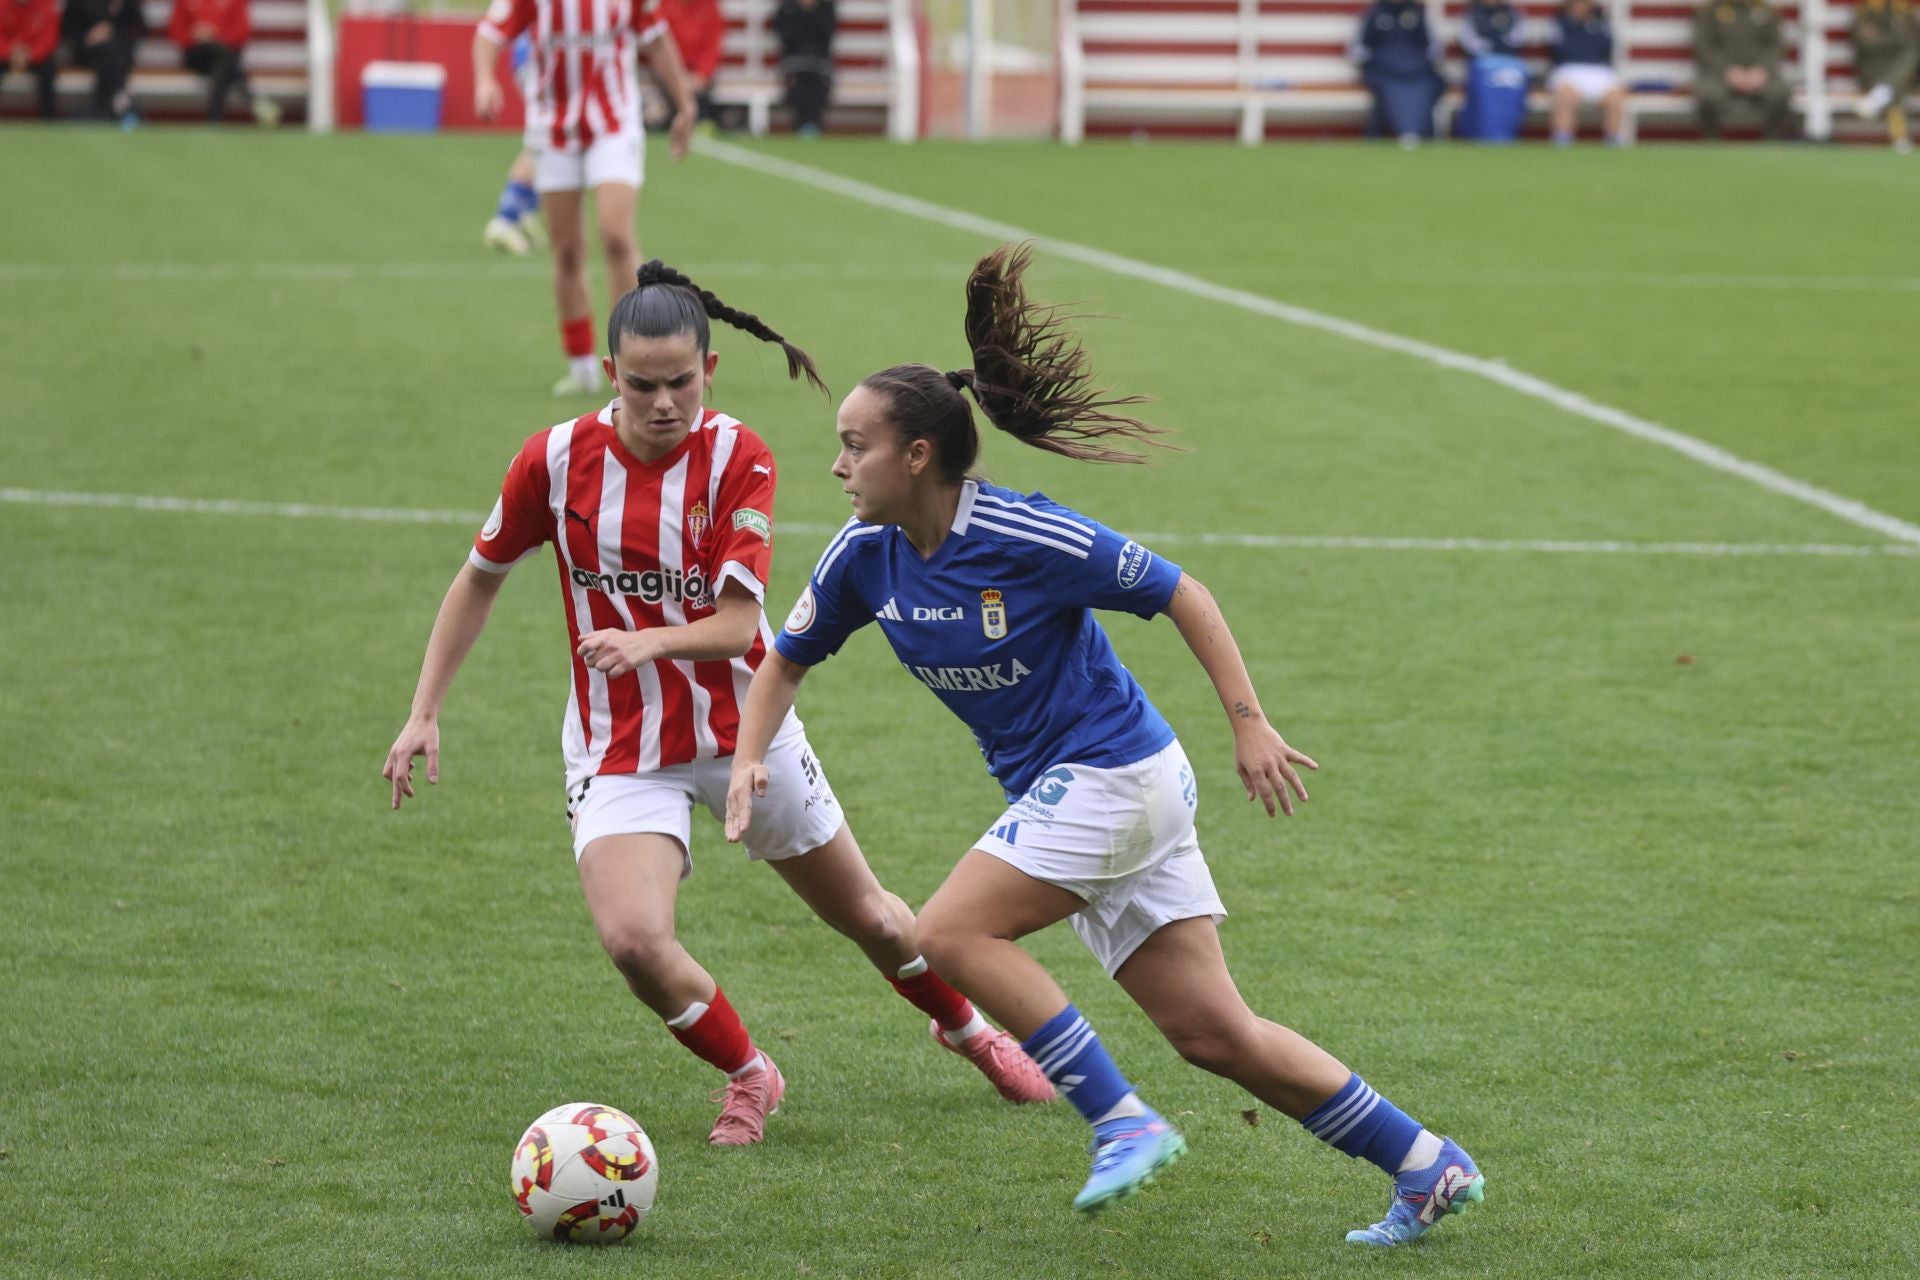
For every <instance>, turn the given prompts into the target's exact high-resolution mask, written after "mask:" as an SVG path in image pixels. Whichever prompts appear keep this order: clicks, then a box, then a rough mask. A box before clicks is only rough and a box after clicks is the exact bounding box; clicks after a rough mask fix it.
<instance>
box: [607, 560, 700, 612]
mask: <svg viewBox="0 0 1920 1280" xmlns="http://www.w3.org/2000/svg"><path fill="white" fill-rule="evenodd" d="M572 577H573V584H574V585H575V586H577V587H585V588H586V589H587V590H589V591H601V592H605V593H606V594H607V595H610V596H614V595H619V596H634V597H636V598H638V599H639V600H641V601H643V602H644V603H646V604H659V603H660V602H661V601H662V600H665V599H667V598H668V597H672V598H673V599H675V600H678V601H680V602H682V603H683V604H691V605H696V606H698V607H700V608H703V609H707V608H712V607H713V595H712V591H711V588H710V587H709V586H708V584H707V577H706V575H705V574H703V573H701V572H700V571H699V570H698V569H695V570H694V571H693V572H692V573H682V572H680V571H679V570H678V569H645V570H642V571H640V572H638V573H635V572H634V571H632V570H630V569H629V570H626V571H624V572H621V573H595V572H594V571H593V570H591V569H581V568H575V569H574V571H573V574H572Z"/></svg>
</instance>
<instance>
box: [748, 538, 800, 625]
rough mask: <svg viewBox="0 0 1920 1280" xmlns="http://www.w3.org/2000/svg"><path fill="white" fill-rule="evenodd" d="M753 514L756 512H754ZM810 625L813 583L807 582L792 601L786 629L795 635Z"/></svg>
mask: <svg viewBox="0 0 1920 1280" xmlns="http://www.w3.org/2000/svg"><path fill="white" fill-rule="evenodd" d="M755 514H758V513H757V512H756V513H755ZM761 518H762V519H765V518H766V517H764V516H762V517H761ZM812 625H813V584H812V583H811V582H809V583H808V584H807V586H806V589H805V590H804V591H802V592H801V593H800V598H799V599H798V600H796V601H794V602H793V612H792V613H790V614H788V615H787V631H788V633H789V634H791V635H796V636H797V635H799V634H800V633H801V632H803V631H805V630H806V629H807V628H808V627H810V626H812Z"/></svg>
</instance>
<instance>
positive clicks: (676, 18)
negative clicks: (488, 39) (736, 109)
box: [660, 0, 727, 129]
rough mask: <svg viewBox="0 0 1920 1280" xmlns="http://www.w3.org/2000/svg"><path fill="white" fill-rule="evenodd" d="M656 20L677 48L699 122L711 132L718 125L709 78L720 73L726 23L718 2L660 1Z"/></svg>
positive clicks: (693, 0) (690, 0)
mask: <svg viewBox="0 0 1920 1280" xmlns="http://www.w3.org/2000/svg"><path fill="white" fill-rule="evenodd" d="M660 16H661V17H663V18H665V19H666V20H667V30H669V31H671V32H672V33H673V42H674V43H675V44H677V45H679V46H680V61H681V62H682V63H683V64H684V65H685V69H686V73H687V87H688V88H690V89H692V90H693V101H694V104H695V105H696V106H697V107H699V109H700V122H701V123H702V124H703V125H706V126H707V127H708V128H709V129H711V128H713V127H715V126H717V125H718V124H719V123H720V116H719V114H718V112H717V111H716V109H715V108H714V105H713V78H714V76H715V75H716V74H718V72H719V70H720V58H721V55H722V53H723V52H724V51H725V48H726V42H727V20H726V18H725V17H724V16H722V15H721V13H720V0H660Z"/></svg>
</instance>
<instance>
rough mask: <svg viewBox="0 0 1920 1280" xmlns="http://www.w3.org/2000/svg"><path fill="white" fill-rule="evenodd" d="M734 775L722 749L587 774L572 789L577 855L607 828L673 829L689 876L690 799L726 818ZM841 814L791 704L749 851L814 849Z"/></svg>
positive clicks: (766, 856)
mask: <svg viewBox="0 0 1920 1280" xmlns="http://www.w3.org/2000/svg"><path fill="white" fill-rule="evenodd" d="M732 778H733V757H732V756H721V757H719V758H718V759H715V760H692V761H689V762H687V763H686V764H675V765H669V766H667V767H666V768H664V769H656V770H655V771H654V772H652V773H609V774H602V775H600V776H598V777H594V778H588V779H586V781H584V782H582V783H580V784H579V785H578V786H577V787H574V788H573V789H572V790H571V791H569V792H568V793H567V819H568V821H569V822H571V823H572V824H573V856H574V860H575V861H578V860H579V858H580V855H581V854H583V853H585V852H586V850H587V846H588V845H589V844H591V843H593V842H594V841H595V840H598V839H599V838H600V837H602V836H625V835H643V834H651V835H665V836H672V837H673V838H674V839H676V840H678V841H679V842H680V852H681V855H682V856H683V857H684V858H685V859H686V865H685V866H684V867H683V868H682V869H681V871H680V878H681V879H683V880H684V879H686V878H687V877H688V876H690V875H692V874H693V854H692V853H691V852H690V850H691V849H692V847H693V846H692V844H691V842H690V837H691V836H692V834H693V830H692V828H693V806H694V805H695V804H704V805H706V806H707V812H708V813H711V814H712V815H713V816H714V817H715V818H717V819H719V820H720V821H721V822H725V821H726V818H727V784H728V782H730V781H731V780H732ZM843 821H844V817H843V815H842V814H841V812H840V802H839V800H837V799H835V798H834V794H833V788H832V787H831V786H829V785H828V783H827V774H826V770H824V769H822V768H821V767H820V762H819V761H818V760H816V759H815V758H814V755H813V748H811V747H809V746H808V745H807V733H806V729H805V728H804V727H803V726H802V725H801V723H800V718H799V717H798V716H796V715H794V714H792V713H791V712H789V713H788V714H787V718H786V721H785V723H783V724H782V725H781V726H780V731H779V732H778V733H776V734H774V736H773V744H772V745H771V746H769V747H768V748H767V794H766V795H764V796H762V797H760V798H759V799H757V800H755V801H754V802H753V822H752V824H751V825H750V826H749V827H748V828H747V834H746V836H745V837H744V839H743V841H742V843H744V844H745V845H746V849H747V856H748V857H749V858H752V859H756V860H758V861H765V862H777V861H779V860H780V859H781V858H793V857H798V856H799V855H800V854H803V853H811V852H812V851H813V850H815V849H818V848H819V847H820V846H821V845H823V844H825V843H826V842H827V841H829V840H831V839H833V836H834V833H835V832H836V831H838V830H840V824H841V822H843Z"/></svg>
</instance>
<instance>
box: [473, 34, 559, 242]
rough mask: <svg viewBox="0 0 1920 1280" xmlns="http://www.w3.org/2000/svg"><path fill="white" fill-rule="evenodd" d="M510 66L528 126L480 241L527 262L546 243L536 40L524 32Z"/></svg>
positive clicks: (515, 45)
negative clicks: (539, 183) (538, 160)
mask: <svg viewBox="0 0 1920 1280" xmlns="http://www.w3.org/2000/svg"><path fill="white" fill-rule="evenodd" d="M511 62H512V66H513V79H514V83H515V84H517V85H518V86H519V88H520V102H521V105H522V106H523V107H524V108H525V119H526V125H525V127H524V128H523V129H522V130H521V132H520V154H519V155H517V156H515V157H514V158H513V164H512V165H511V166H509V167H508V169H507V185H506V186H504V187H502V188H501V189H500V203H499V205H497V206H496V207H495V209H494V211H493V217H491V218H489V219H487V225H486V229H485V230H484V231H482V232H481V233H480V241H481V243H482V244H485V245H487V246H488V247H489V248H494V249H498V250H500V251H501V252H502V253H510V254H512V255H513V256H514V257H516V258H524V257H526V256H527V255H528V254H529V253H532V252H533V250H534V248H535V247H536V246H538V245H542V244H545V243H546V241H547V236H546V232H545V231H543V230H542V229H541V227H540V193H539V192H537V191H535V190H534V189H533V180H534V177H535V169H534V163H533V162H534V157H535V156H537V155H539V153H540V147H541V145H542V143H543V142H544V141H545V139H546V125H545V123H544V122H543V121H541V119H540V118H539V116H538V115H536V114H535V112H534V104H535V101H536V99H537V96H538V95H537V92H536V88H535V86H534V83H533V71H532V68H533V37H532V36H530V35H528V34H527V33H526V32H524V31H522V32H521V33H520V34H519V35H518V36H517V37H515V38H514V41H513V52H512V54H511Z"/></svg>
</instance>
